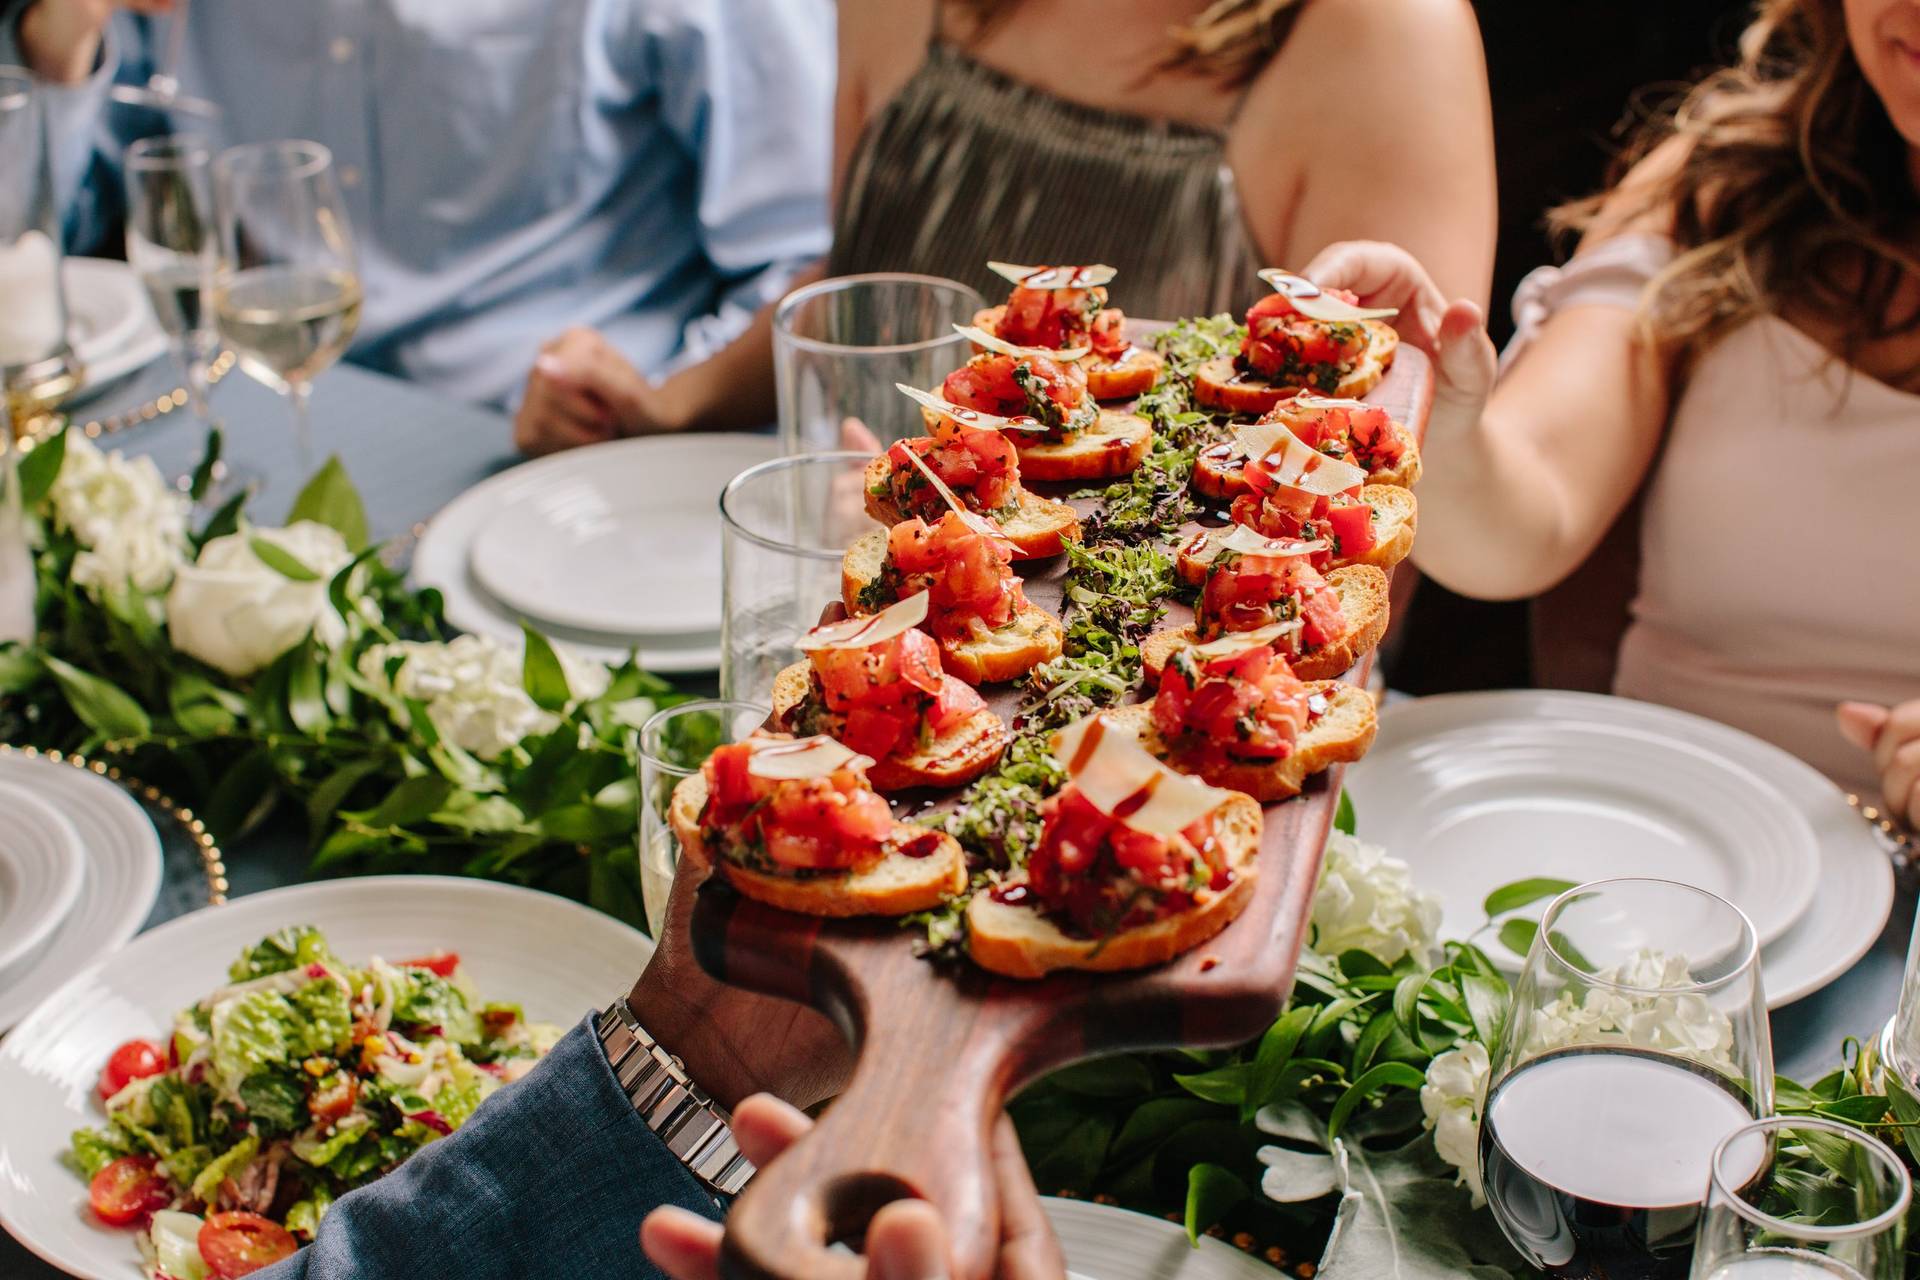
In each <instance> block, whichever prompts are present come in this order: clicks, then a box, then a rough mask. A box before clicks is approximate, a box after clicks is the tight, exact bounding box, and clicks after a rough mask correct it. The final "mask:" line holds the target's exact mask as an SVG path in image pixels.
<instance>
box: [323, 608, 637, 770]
mask: <svg viewBox="0 0 1920 1280" xmlns="http://www.w3.org/2000/svg"><path fill="white" fill-rule="evenodd" d="M394 657H400V658H402V659H403V661H402V662H401V664H400V666H399V668H398V669H397V670H395V672H394V674H393V679H392V681H391V682H390V683H389V681H388V679H387V666H388V664H389V662H390V660H391V659H393V658H394ZM560 663H561V668H562V670H563V671H564V672H565V673H566V677H567V687H568V689H569V690H570V691H571V693H572V695H573V702H574V703H578V702H581V701H584V700H589V699H592V698H597V697H599V696H600V694H601V693H603V692H605V690H606V687H607V682H608V680H609V679H610V676H609V674H608V672H607V670H606V668H604V667H601V666H598V665H584V664H579V663H575V662H572V661H571V660H569V659H568V658H566V657H565V656H562V657H561V659H560ZM521 666H522V664H521V659H520V657H519V655H518V654H515V653H511V652H509V651H508V650H506V649H504V648H502V647H501V646H500V645H498V644H496V643H495V642H494V641H492V640H489V639H486V638H484V637H482V636H475V635H463V636H456V637H454V638H453V639H452V640H450V641H447V642H446V643H444V644H442V643H415V642H407V643H401V644H390V645H379V646H376V647H375V648H372V649H369V650H368V651H367V652H366V653H364V654H362V655H361V657H360V674H361V675H362V676H363V677H365V678H366V679H367V680H368V681H369V682H371V683H373V684H375V685H376V686H378V687H380V688H383V689H389V690H391V691H392V692H393V693H395V694H398V695H399V696H400V697H402V698H408V699H411V700H413V701H415V702H421V703H424V704H426V709H427V719H428V721H429V722H431V723H432V725H433V727H434V730H435V732H437V733H438V734H439V735H440V737H441V739H442V741H445V742H449V743H452V744H453V745H454V746H456V747H459V748H460V749H461V750H463V751H468V752H471V753H472V754H473V755H475V756H478V757H479V758H480V759H482V760H493V759H496V758H498V757H499V756H500V755H501V754H502V753H504V752H506V751H510V750H512V749H513V748H514V747H515V746H518V745H519V744H520V743H521V742H522V741H524V740H525V739H527V738H529V737H534V736H537V735H539V734H543V733H551V732H552V731H553V729H554V728H555V726H557V725H558V724H559V723H560V718H559V717H558V716H556V715H554V714H552V713H551V712H547V711H543V710H541V709H540V707H539V706H537V705H536V704H535V703H534V701H533V699H532V698H531V697H529V696H528V695H527V691H526V689H525V687H524V686H523V684H522V681H521ZM394 719H395V723H398V724H401V725H402V726H403V727H404V725H405V723H406V721H405V719H404V718H403V717H402V716H400V715H398V714H396V715H395V717H394Z"/></svg>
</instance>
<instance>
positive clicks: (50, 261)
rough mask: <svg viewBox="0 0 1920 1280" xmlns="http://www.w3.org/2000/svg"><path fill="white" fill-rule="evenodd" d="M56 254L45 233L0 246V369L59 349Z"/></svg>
mask: <svg viewBox="0 0 1920 1280" xmlns="http://www.w3.org/2000/svg"><path fill="white" fill-rule="evenodd" d="M61 337H62V334H61V332H60V251H59V250H58V249H57V248H55V246H54V243H53V241H52V240H51V239H50V238H48V236H47V235H46V233H45V232H42V231H29V232H27V233H26V234H24V235H22V236H21V237H20V238H19V239H18V240H16V241H14V242H13V243H12V244H11V245H5V246H0V366H17V365H25V364H32V363H33V362H34V361H35V360H39V359H42V358H44V357H45V356H48V355H50V354H52V352H53V351H54V349H55V348H57V347H58V346H59V345H60V340H61Z"/></svg>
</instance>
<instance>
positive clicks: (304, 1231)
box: [286, 1183, 333, 1242]
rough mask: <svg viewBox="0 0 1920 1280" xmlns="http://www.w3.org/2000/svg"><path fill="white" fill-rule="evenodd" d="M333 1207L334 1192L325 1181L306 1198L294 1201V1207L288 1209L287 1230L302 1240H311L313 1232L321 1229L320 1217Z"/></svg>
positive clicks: (324, 1215)
mask: <svg viewBox="0 0 1920 1280" xmlns="http://www.w3.org/2000/svg"><path fill="white" fill-rule="evenodd" d="M332 1207H333V1192H331V1191H329V1190H328V1189H327V1188H326V1185H325V1184H324V1183H323V1184H321V1185H320V1186H317V1187H315V1188H314V1189H313V1193H312V1194H311V1195H309V1196H308V1197H307V1198H306V1199H304V1200H296V1201H294V1204H293V1207H292V1208H291V1209H289V1210H287V1223H286V1226H287V1230H289V1231H291V1232H293V1234H294V1235H296V1236H298V1237H299V1238H300V1240H301V1241H302V1242H307V1241H311V1240H312V1239H313V1233H314V1232H315V1231H317V1230H319V1229H320V1219H322V1218H324V1217H326V1215H327V1210H328V1209H331V1208H332Z"/></svg>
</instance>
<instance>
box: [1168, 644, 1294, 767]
mask: <svg viewBox="0 0 1920 1280" xmlns="http://www.w3.org/2000/svg"><path fill="white" fill-rule="evenodd" d="M1308 719H1309V713H1308V706H1307V687H1306V686H1305V685H1304V684H1302V683H1300V681H1299V679H1298V678H1297V677H1296V676H1295V675H1294V674H1293V668H1292V667H1290V666H1288V665H1287V660H1286V659H1285V658H1284V657H1281V656H1280V655H1279V654H1278V653H1276V652H1275V651H1274V649H1273V648H1272V647H1271V646H1270V645H1259V646H1257V647H1254V648H1251V649H1248V650H1247V651H1246V652H1245V653H1240V654H1234V655H1231V656H1229V657H1224V658H1213V659H1210V660H1208V661H1206V662H1200V661H1197V660H1196V659H1194V658H1193V657H1191V656H1190V655H1186V654H1176V655H1175V656H1174V659H1173V660H1172V661H1171V662H1169V663H1167V665H1166V668H1165V669H1164V670H1163V671H1162V672H1161V673H1160V690H1159V692H1158V693H1157V694H1156V695H1155V696H1154V699H1153V723H1154V728H1156V729H1157V730H1159V732H1160V736H1161V737H1162V738H1164V739H1166V740H1167V741H1168V742H1171V743H1175V744H1177V747H1178V749H1179V750H1180V751H1181V752H1182V754H1184V755H1187V756H1189V757H1196V756H1212V757H1234V758H1249V757H1250V758H1254V759H1265V760H1278V759H1281V758H1283V757H1285V756H1287V755H1289V754H1291V753H1292V751H1293V744H1294V743H1295V742H1296V741H1297V740H1298V739H1299V737H1300V733H1301V731H1302V730H1303V729H1305V728H1306V726H1307V721H1308Z"/></svg>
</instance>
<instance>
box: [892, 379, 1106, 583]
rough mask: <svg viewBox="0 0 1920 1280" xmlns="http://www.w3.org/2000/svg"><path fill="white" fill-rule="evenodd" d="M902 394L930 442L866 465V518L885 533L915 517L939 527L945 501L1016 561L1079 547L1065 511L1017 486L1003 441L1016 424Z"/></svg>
mask: <svg viewBox="0 0 1920 1280" xmlns="http://www.w3.org/2000/svg"><path fill="white" fill-rule="evenodd" d="M900 390H901V391H903V392H905V393H906V394H907V395H909V396H911V397H912V398H913V399H914V401H915V402H916V403H918V404H919V405H920V406H921V408H922V409H925V410H926V411H927V424H928V429H929V431H930V432H931V434H929V435H925V436H916V437H913V438H912V439H908V440H901V441H898V442H896V443H895V444H894V445H893V446H892V447H891V448H889V449H888V450H887V451H886V452H885V453H883V454H881V455H880V456H879V457H877V458H875V459H874V460H873V461H872V462H869V463H868V464H867V470H866V476H865V485H866V495H867V514H868V515H870V516H872V517H873V518H874V519H875V520H878V521H880V523H882V524H887V525H894V524H899V523H900V522H901V521H902V520H906V519H909V518H910V517H913V516H919V517H920V518H921V519H923V520H938V519H939V518H940V517H941V515H943V514H944V513H945V512H946V511H947V510H948V508H949V506H950V505H951V502H950V498H949V496H948V495H951V496H952V497H954V498H958V500H959V502H960V504H961V505H962V506H964V507H965V508H966V509H967V510H968V511H972V512H975V513H976V514H978V515H982V516H985V517H986V518H987V519H989V520H991V521H993V522H994V523H995V524H997V525H999V526H1000V531H1001V532H1002V533H1004V534H1006V535H1007V539H1008V540H1009V541H1010V542H1012V543H1013V549H1014V550H1013V554H1014V558H1015V559H1017V560H1032V559H1037V558H1041V557H1045V556H1051V555H1058V554H1059V553H1060V550H1061V547H1062V546H1063V545H1064V544H1066V543H1068V542H1077V541H1079V540H1080V515H1079V513H1078V512H1076V511H1075V510H1074V509H1073V507H1072V505H1071V504H1070V503H1066V502H1062V501H1060V500H1059V499H1058V498H1043V497H1041V496H1040V495H1039V494H1037V493H1034V492H1033V491H1032V490H1030V489H1028V488H1027V487H1026V486H1024V485H1022V484H1021V483H1020V455H1019V453H1018V452H1017V451H1016V450H1015V449H1014V446H1013V441H1012V440H1011V439H1010V438H1009V437H1008V435H1007V433H1008V431H1009V430H1011V429H1013V428H1014V427H1016V426H1017V425H1018V422H1019V420H1018V419H1012V418H1001V417H995V416H993V415H991V414H984V413H979V412H976V411H975V410H972V409H964V408H961V407H960V406H959V405H954V404H948V403H947V402H946V401H945V400H942V399H941V398H940V397H938V396H936V395H933V394H931V393H930V392H926V391H921V390H920V389H919V388H917V387H908V386H902V387H901V388H900ZM941 486H944V487H945V491H944V492H943V491H942V489H941Z"/></svg>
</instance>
